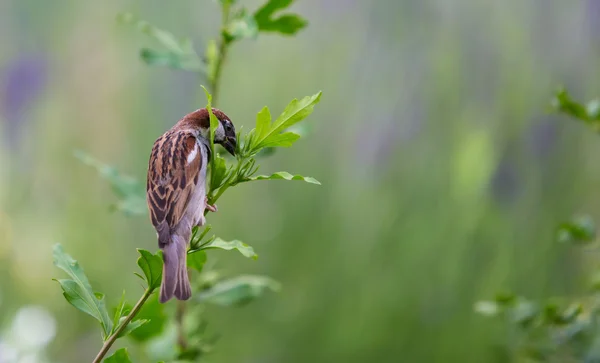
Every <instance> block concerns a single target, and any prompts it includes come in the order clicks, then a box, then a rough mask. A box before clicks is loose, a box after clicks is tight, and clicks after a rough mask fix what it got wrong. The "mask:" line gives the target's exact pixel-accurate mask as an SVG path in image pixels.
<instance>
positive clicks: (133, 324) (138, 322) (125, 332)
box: [117, 316, 150, 338]
mask: <svg viewBox="0 0 600 363" xmlns="http://www.w3.org/2000/svg"><path fill="white" fill-rule="evenodd" d="M125 319H127V317H125V316H124V317H122V318H121V319H120V320H119V324H120V323H122V322H123V321H124V320H125ZM149 322H150V320H148V319H137V320H134V321H132V322H130V323H129V324H127V326H126V327H125V329H123V330H122V331H121V333H119V335H118V336H117V338H122V337H124V336H126V335H128V334H130V333H131V332H133V331H134V330H136V329H137V328H139V327H141V326H142V325H144V324H147V323H149Z"/></svg>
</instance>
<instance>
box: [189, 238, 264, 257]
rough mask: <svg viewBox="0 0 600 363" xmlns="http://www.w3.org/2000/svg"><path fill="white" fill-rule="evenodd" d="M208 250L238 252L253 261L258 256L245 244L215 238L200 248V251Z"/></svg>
mask: <svg viewBox="0 0 600 363" xmlns="http://www.w3.org/2000/svg"><path fill="white" fill-rule="evenodd" d="M208 249H221V250H227V251H231V250H234V249H235V250H238V251H239V252H240V253H241V254H242V255H244V256H245V257H252V258H253V259H255V260H256V259H257V258H258V255H257V254H256V253H255V252H254V249H253V248H252V247H251V246H249V245H247V244H245V243H244V242H241V241H238V240H233V241H231V242H227V241H224V240H222V239H220V238H215V239H214V240H212V241H210V242H208V243H206V244H203V245H202V246H201V247H200V250H208Z"/></svg>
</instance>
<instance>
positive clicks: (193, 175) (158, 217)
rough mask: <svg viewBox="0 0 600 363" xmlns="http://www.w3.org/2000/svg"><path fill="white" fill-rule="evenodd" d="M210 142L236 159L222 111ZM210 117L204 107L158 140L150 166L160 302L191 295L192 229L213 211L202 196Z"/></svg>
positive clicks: (149, 197)
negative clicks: (160, 263)
mask: <svg viewBox="0 0 600 363" xmlns="http://www.w3.org/2000/svg"><path fill="white" fill-rule="evenodd" d="M212 112H213V114H214V115H215V116H216V117H217V119H218V120H219V125H218V127H217V129H216V130H215V133H214V143H215V144H220V145H222V146H223V147H224V148H225V150H227V151H228V152H229V153H230V154H231V155H235V148H236V144H237V139H236V135H235V128H234V126H233V123H232V122H231V120H230V119H229V117H227V115H225V114H224V113H223V112H222V111H221V110H218V109H216V108H213V109H212ZM209 139H210V118H209V113H208V111H207V109H206V108H202V109H199V110H196V111H194V112H192V113H190V114H188V115H186V116H185V117H183V118H182V119H181V120H179V122H177V123H176V124H175V126H173V127H172V128H171V129H170V130H168V131H167V132H165V133H164V134H163V135H162V136H161V137H159V138H158V139H157V140H156V141H155V142H154V145H153V147H152V153H151V154H150V161H149V162H148V178H147V184H146V201H147V203H148V209H149V211H150V220H151V221H152V225H153V226H154V229H156V235H157V237H158V247H159V248H160V249H161V250H162V251H163V261H164V264H163V270H162V281H161V286H160V298H159V300H160V302H161V303H165V302H167V301H168V300H170V299H171V298H172V297H173V296H175V298H177V299H178V300H188V299H189V298H190V297H191V295H192V289H191V286H190V280H189V277H188V272H187V266H186V261H187V248H188V245H189V242H190V237H191V234H192V228H193V227H194V226H203V225H204V224H205V223H206V219H205V217H204V211H205V209H208V210H209V211H212V212H216V211H217V207H216V206H214V205H208V200H207V197H206V169H207V167H208V163H209V161H210V156H211V155H210V141H209Z"/></svg>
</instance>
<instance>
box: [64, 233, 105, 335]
mask: <svg viewBox="0 0 600 363" xmlns="http://www.w3.org/2000/svg"><path fill="white" fill-rule="evenodd" d="M53 257H54V265H55V266H56V267H58V268H60V269H61V270H63V271H65V272H66V273H67V274H68V275H69V276H70V277H71V278H72V280H67V279H62V280H56V281H58V283H59V284H60V286H61V287H62V289H63V296H64V297H65V299H67V301H68V302H69V303H70V304H71V305H73V306H74V307H75V308H77V309H78V310H80V311H83V312H84V313H86V314H88V315H90V316H92V317H94V318H95V319H96V320H98V322H100V325H101V326H102V333H103V334H102V336H103V338H104V339H106V337H108V336H109V335H110V333H111V332H112V328H113V323H112V320H111V319H110V317H109V316H108V311H107V310H106V305H105V303H104V295H102V294H99V293H94V291H93V290H92V286H91V285H90V282H89V281H88V278H87V276H86V275H85V273H84V272H83V269H82V268H81V267H80V266H79V262H77V261H76V260H74V259H73V258H72V257H71V256H69V255H68V254H67V253H65V251H64V250H63V247H62V246H61V245H60V244H57V245H55V246H54V249H53Z"/></svg>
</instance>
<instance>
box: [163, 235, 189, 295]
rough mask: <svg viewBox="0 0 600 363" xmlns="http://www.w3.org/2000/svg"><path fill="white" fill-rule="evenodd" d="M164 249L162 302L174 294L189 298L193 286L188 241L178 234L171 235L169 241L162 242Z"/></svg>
mask: <svg viewBox="0 0 600 363" xmlns="http://www.w3.org/2000/svg"><path fill="white" fill-rule="evenodd" d="M161 245H162V250H163V259H164V265H163V274H162V283H161V285H160V302H161V303H165V302H167V301H169V300H170V299H171V298H172V297H173V296H175V297H176V298H177V299H178V300H188V299H189V298H190V297H191V296H192V287H191V286H190V279H189V277H188V271H187V263H186V262H187V251H186V250H187V242H186V241H185V240H184V239H183V238H181V236H178V235H172V236H170V241H169V243H165V244H161Z"/></svg>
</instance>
